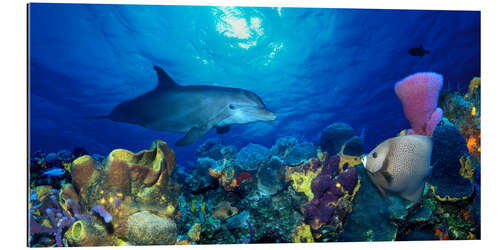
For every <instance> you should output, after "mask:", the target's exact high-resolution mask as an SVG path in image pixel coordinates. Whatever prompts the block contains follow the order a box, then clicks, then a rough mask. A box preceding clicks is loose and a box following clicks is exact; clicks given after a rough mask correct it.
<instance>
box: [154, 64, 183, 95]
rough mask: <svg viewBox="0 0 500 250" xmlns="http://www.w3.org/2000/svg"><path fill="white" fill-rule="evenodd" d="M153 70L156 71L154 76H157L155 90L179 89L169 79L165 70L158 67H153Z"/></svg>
mask: <svg viewBox="0 0 500 250" xmlns="http://www.w3.org/2000/svg"><path fill="white" fill-rule="evenodd" d="M153 68H154V69H155V70H156V74H157V75H158V86H157V87H156V89H162V90H166V89H170V88H175V87H179V85H178V84H177V83H176V82H175V81H174V80H173V79H172V78H170V76H169V75H168V74H167V72H165V70H163V69H162V68H160V67H158V66H153Z"/></svg>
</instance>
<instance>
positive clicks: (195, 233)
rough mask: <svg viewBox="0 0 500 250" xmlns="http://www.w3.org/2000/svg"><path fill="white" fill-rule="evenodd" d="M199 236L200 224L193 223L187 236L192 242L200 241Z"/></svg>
mask: <svg viewBox="0 0 500 250" xmlns="http://www.w3.org/2000/svg"><path fill="white" fill-rule="evenodd" d="M200 234H201V224H200V223H195V224H194V225H193V226H192V227H191V228H190V229H189V232H188V233H187V235H188V236H189V238H191V240H193V241H194V242H198V241H200Z"/></svg>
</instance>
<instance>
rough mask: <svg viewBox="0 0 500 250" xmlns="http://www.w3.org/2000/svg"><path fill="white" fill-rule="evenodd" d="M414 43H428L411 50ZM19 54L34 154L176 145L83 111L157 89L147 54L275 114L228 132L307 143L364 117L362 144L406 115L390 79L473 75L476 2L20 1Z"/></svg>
mask: <svg viewBox="0 0 500 250" xmlns="http://www.w3.org/2000/svg"><path fill="white" fill-rule="evenodd" d="M420 44H422V45H423V46H424V47H425V48H426V49H428V50H430V51H431V54H430V55H426V56H425V57H423V58H418V57H413V56H409V55H408V53H407V51H408V49H409V48H412V47H418V46H419V45H420ZM29 56H30V58H29V59H30V62H29V64H30V81H29V87H30V89H29V94H30V96H29V101H30V106H29V107H30V143H31V150H32V152H33V151H35V150H39V149H40V150H43V151H45V152H50V151H57V150H60V149H65V148H66V149H72V148H73V147H77V146H83V147H85V148H86V149H87V150H88V151H89V152H91V153H100V154H103V155H106V154H108V153H109V151H111V150H112V149H115V148H126V149H130V150H133V151H138V150H142V149H145V148H148V147H149V146H150V144H151V143H152V141H153V140H154V139H162V140H165V141H167V142H168V143H169V145H173V143H174V142H175V141H177V140H178V139H179V138H181V137H182V135H181V134H176V133H168V132H157V131H152V130H148V129H145V128H142V127H139V126H135V125H130V124H123V123H117V122H112V121H108V120H85V119H83V117H84V116H92V115H106V114H108V113H109V112H110V111H111V110H112V109H113V107H114V106H116V105H117V104H119V103H120V102H122V101H125V100H128V99H131V98H134V97H136V96H138V95H141V94H142V93H144V92H147V91H149V90H151V89H153V88H154V87H155V86H156V82H157V78H156V74H155V72H154V70H153V67H152V66H153V65H159V66H161V67H163V68H164V69H165V70H166V71H167V72H168V73H169V74H170V75H171V77H172V78H173V79H175V80H176V81H177V82H178V83H180V84H181V85H192V84H208V85H217V86H229V87H236V88H244V89H248V90H251V91H253V92H255V93H257V94H258V95H260V96H261V97H262V99H263V101H264V102H265V103H266V105H267V106H268V107H269V108H270V109H271V110H273V111H274V112H275V113H276V115H277V117H278V119H277V120H276V121H274V122H272V123H253V124H247V125H239V126H233V127H232V128H231V131H230V133H228V134H225V135H224V136H223V139H224V140H225V141H226V142H227V143H230V144H234V145H236V146H238V147H243V146H245V145H246V144H248V143H250V142H252V143H259V144H263V145H265V146H268V147H270V146H271V145H273V144H274V142H275V140H276V139H277V138H279V137H282V136H286V135H291V136H295V137H297V138H299V139H302V140H308V141H313V142H315V141H317V140H318V139H319V135H320V132H321V130H322V129H323V128H325V127H326V126H328V125H329V124H331V123H333V122H346V123H349V124H350V125H351V126H353V127H354V128H355V129H356V131H357V132H358V134H359V133H360V132H361V130H362V129H365V131H366V145H365V151H369V150H370V149H371V148H372V147H374V146H375V145H376V144H378V143H379V142H380V141H382V140H384V139H386V138H388V137H391V136H394V135H395V134H396V133H398V132H399V131H400V130H401V129H404V128H407V127H408V123H407V121H406V119H405V117H404V114H403V111H402V108H401V105H400V103H399V100H398V99H397V97H396V96H395V94H394V90H393V86H394V83H395V82H397V81H398V80H400V79H402V78H403V77H405V76H407V75H408V74H411V73H414V72H418V71H435V72H438V73H441V74H443V75H444V79H445V84H444V89H457V88H460V89H462V90H465V89H466V87H467V85H468V82H469V81H470V79H472V77H474V76H479V75H480V13H479V12H471V11H414V10H413V11H407V10H349V9H305V8H240V7H193V6H138V5H77V4H30V6H29ZM214 136H218V135H216V134H215V132H214V131H211V132H210V133H209V134H208V135H207V136H205V137H204V138H203V139H202V140H200V141H199V142H197V143H195V144H193V145H190V146H187V147H182V148H179V147H173V148H174V150H175V151H176V152H177V158H178V159H179V160H180V161H181V162H185V161H193V160H194V157H195V153H196V147H197V146H199V145H200V144H201V143H203V142H204V141H205V140H206V139H207V138H210V137H214Z"/></svg>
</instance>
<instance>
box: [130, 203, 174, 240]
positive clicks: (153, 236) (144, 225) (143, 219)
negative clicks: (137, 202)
mask: <svg viewBox="0 0 500 250" xmlns="http://www.w3.org/2000/svg"><path fill="white" fill-rule="evenodd" d="M125 228H126V233H125V234H126V237H127V239H128V240H129V241H130V242H131V243H133V244H134V245H172V244H175V242H176V240H177V226H176V224H175V222H174V221H172V220H171V219H169V218H163V217H160V216H158V215H155V214H152V213H151V212H149V211H141V212H137V213H134V214H132V215H130V216H129V218H128V220H127V223H126V226H125Z"/></svg>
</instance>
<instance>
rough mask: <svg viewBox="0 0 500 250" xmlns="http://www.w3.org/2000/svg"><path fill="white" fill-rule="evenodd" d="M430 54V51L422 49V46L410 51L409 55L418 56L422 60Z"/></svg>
mask: <svg viewBox="0 0 500 250" xmlns="http://www.w3.org/2000/svg"><path fill="white" fill-rule="evenodd" d="M430 53H431V52H430V51H428V50H425V49H424V47H422V45H420V46H419V47H418V48H411V49H409V50H408V54H410V56H418V57H420V58H422V57H423V56H424V55H428V54H430Z"/></svg>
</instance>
